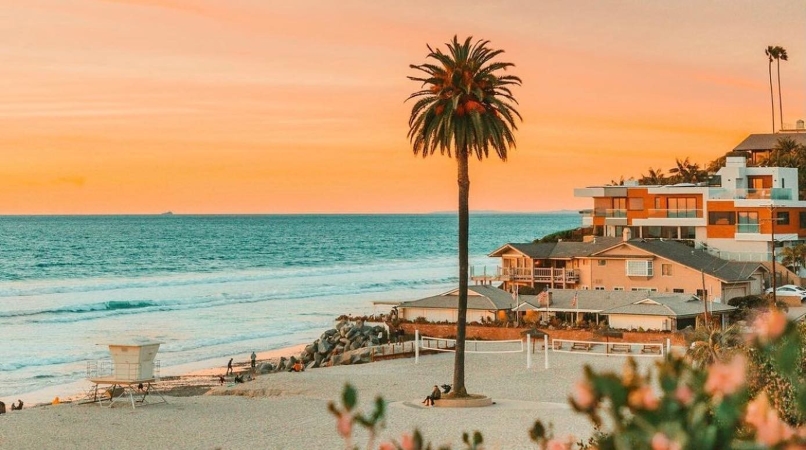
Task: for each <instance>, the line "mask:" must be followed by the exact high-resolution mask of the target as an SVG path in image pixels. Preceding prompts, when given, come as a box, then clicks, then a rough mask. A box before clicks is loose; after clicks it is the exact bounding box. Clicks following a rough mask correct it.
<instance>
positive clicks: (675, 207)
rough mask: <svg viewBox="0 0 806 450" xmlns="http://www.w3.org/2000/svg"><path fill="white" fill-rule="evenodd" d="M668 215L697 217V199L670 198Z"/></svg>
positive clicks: (673, 216)
mask: <svg viewBox="0 0 806 450" xmlns="http://www.w3.org/2000/svg"><path fill="white" fill-rule="evenodd" d="M667 217H671V218H680V217H697V199H696V198H692V197H680V198H677V197H672V198H670V199H669V210H668V212H667Z"/></svg>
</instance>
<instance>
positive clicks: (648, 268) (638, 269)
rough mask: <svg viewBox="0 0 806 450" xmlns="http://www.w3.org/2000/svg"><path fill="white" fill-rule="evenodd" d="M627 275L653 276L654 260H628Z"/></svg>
mask: <svg viewBox="0 0 806 450" xmlns="http://www.w3.org/2000/svg"><path fill="white" fill-rule="evenodd" d="M627 276H628V277H651V276H652V261H644V260H628V261H627Z"/></svg>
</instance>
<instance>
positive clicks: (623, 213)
mask: <svg viewBox="0 0 806 450" xmlns="http://www.w3.org/2000/svg"><path fill="white" fill-rule="evenodd" d="M612 205H613V208H612V209H611V211H610V214H609V215H608V216H609V217H627V198H626V197H614V198H613V203H612Z"/></svg>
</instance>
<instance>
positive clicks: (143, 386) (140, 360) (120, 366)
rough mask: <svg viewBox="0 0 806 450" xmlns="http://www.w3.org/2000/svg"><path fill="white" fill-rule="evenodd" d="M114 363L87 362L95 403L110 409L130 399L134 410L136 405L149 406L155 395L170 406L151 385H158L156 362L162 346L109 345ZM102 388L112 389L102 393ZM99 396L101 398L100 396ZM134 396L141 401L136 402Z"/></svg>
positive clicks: (88, 377)
mask: <svg viewBox="0 0 806 450" xmlns="http://www.w3.org/2000/svg"><path fill="white" fill-rule="evenodd" d="M108 345H109V355H110V357H111V360H100V361H88V362H87V379H88V380H89V381H90V382H92V383H93V385H94V386H93V388H92V390H91V396H92V401H94V402H98V403H101V404H103V402H104V401H106V400H109V406H110V407H111V406H113V405H114V403H115V401H117V400H121V399H124V400H125V398H126V396H127V394H128V398H129V400H130V401H131V404H132V408H134V407H135V405H136V403H140V404H141V405H144V404H146V397H147V396H148V394H149V393H152V392H153V393H154V394H156V395H158V396H159V397H160V399H162V402H160V403H167V402H166V401H165V397H163V396H162V394H161V393H160V392H159V391H158V390H157V389H155V388H154V387H153V386H152V384H153V383H155V382H157V381H159V368H160V363H159V361H155V360H154V357H155V356H157V351H158V350H159V348H160V342H149V343H145V344H108ZM100 386H109V387H108V388H107V389H105V390H104V391H101V392H100V393H99V387H100ZM99 394H100V395H99ZM135 396H137V397H138V399H137V401H136V402H135Z"/></svg>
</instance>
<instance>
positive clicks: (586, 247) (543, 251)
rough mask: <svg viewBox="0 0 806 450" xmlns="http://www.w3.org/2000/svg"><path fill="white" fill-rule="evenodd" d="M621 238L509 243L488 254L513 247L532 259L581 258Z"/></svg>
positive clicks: (501, 252) (501, 251)
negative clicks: (588, 240)
mask: <svg viewBox="0 0 806 450" xmlns="http://www.w3.org/2000/svg"><path fill="white" fill-rule="evenodd" d="M621 240H622V239H621V238H620V237H603V236H597V237H596V238H594V239H593V240H592V241H590V242H569V241H560V242H539V243H531V242H529V243H507V244H504V245H503V246H501V247H499V248H498V249H496V250H495V251H493V252H492V253H490V254H489V255H487V256H490V257H497V256H501V255H502V254H503V252H505V251H506V250H507V249H508V248H512V249H514V250H517V251H519V252H521V253H523V254H524V255H525V256H528V257H529V258H532V259H570V258H579V257H583V256H589V255H591V254H593V253H596V252H599V251H601V250H604V249H606V248H610V247H612V246H613V245H615V244H616V243H618V242H621Z"/></svg>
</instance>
